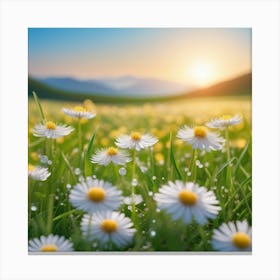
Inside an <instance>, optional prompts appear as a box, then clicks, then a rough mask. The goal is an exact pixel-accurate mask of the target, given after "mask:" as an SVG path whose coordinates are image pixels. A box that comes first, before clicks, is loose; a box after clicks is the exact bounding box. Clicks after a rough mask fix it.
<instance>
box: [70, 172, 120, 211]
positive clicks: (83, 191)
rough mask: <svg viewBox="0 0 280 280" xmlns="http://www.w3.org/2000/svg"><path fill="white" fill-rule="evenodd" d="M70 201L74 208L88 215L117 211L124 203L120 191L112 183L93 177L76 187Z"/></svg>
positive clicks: (71, 193) (72, 191)
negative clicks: (97, 212)
mask: <svg viewBox="0 0 280 280" xmlns="http://www.w3.org/2000/svg"><path fill="white" fill-rule="evenodd" d="M69 199H70V202H71V204H72V205H73V206H74V207H76V208H77V209H80V210H83V211H85V212H88V213H94V212H96V211H104V210H116V209H118V208H119V206H120V205H121V203H122V197H121V191H120V190H118V189H117V188H116V187H114V186H113V185H112V184H111V183H108V182H104V181H103V180H97V179H92V178H91V177H88V178H87V180H86V181H85V182H81V183H78V184H77V185H76V186H74V188H73V189H72V190H71V192H70V197H69Z"/></svg>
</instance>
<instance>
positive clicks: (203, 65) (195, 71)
mask: <svg viewBox="0 0 280 280" xmlns="http://www.w3.org/2000/svg"><path fill="white" fill-rule="evenodd" d="M212 68H213V67H212V65H211V64H210V63H207V62H196V63H194V65H193V66H192V67H191V71H190V72H191V76H192V79H193V82H194V83H195V84H196V85H197V86H199V87H205V86H208V85H209V84H211V82H212V81H213V69H212Z"/></svg>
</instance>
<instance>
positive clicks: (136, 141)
mask: <svg viewBox="0 0 280 280" xmlns="http://www.w3.org/2000/svg"><path fill="white" fill-rule="evenodd" d="M157 142H158V140H157V138H155V137H153V136H152V135H150V134H143V135H142V134H141V133H139V132H132V133H131V134H130V135H122V136H120V137H118V138H117V140H116V145H117V146H118V147H120V148H124V149H136V150H137V151H140V150H141V149H145V148H148V147H151V146H153V145H154V144H155V143H157Z"/></svg>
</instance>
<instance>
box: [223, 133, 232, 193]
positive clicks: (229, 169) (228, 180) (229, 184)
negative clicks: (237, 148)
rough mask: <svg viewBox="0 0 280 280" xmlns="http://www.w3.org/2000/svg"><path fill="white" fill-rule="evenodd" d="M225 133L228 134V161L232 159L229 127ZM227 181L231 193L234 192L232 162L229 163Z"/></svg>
mask: <svg viewBox="0 0 280 280" xmlns="http://www.w3.org/2000/svg"><path fill="white" fill-rule="evenodd" d="M225 134H226V135H225V137H226V151H227V162H229V161H230V143H229V131H228V128H226V130H225ZM226 182H227V185H228V187H229V189H230V191H231V193H233V183H232V174H231V164H228V166H227V175H226Z"/></svg>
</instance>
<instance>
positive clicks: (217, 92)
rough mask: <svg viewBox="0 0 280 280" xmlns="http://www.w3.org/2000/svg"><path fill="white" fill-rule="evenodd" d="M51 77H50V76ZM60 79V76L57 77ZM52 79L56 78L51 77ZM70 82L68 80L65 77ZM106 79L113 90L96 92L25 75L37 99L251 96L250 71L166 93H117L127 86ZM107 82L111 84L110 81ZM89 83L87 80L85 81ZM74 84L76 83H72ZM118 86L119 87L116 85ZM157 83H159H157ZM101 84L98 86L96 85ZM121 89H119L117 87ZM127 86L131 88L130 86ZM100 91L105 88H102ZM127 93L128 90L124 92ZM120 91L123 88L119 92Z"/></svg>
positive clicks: (114, 100) (111, 100)
mask: <svg viewBox="0 0 280 280" xmlns="http://www.w3.org/2000/svg"><path fill="white" fill-rule="evenodd" d="M52 79H53V78H52ZM59 79H61V78H59ZM64 79H65V80H64V81H65V87H66V84H67V79H68V78H64ZM128 80H129V79H128V78H125V79H124V80H123V81H125V82H127V81H128ZM53 81H56V79H54V80H53ZM68 81H69V84H71V82H72V80H71V79H70V80H68ZM107 81H109V82H108V83H107V84H108V85H109V84H111V85H112V83H115V87H114V88H115V91H114V93H112V91H111V93H110V92H109V90H108V92H107V91H106V92H105V93H100V91H97V89H96V91H95V92H92V91H89V92H86V89H85V88H83V90H84V91H83V92H82V91H81V89H80V88H79V89H76V90H74V89H73V88H72V87H70V86H69V85H67V88H69V90H68V89H59V88H57V86H55V85H54V84H53V86H50V85H48V84H47V83H46V81H45V82H44V81H43V82H42V81H40V80H37V79H34V78H32V77H28V95H29V96H32V92H33V91H35V92H36V93H37V94H38V96H39V97H40V98H43V99H44V98H45V99H58V100H68V101H75V102H82V101H83V100H85V99H88V98H89V99H92V100H93V101H94V102H96V103H130V102H141V103H142V102H145V101H147V102H153V101H170V100H172V99H173V100H174V99H185V98H199V97H207V98H208V97H215V96H251V95H252V73H247V74H244V75H241V76H239V77H236V78H232V79H229V80H227V81H222V82H220V83H217V84H215V85H212V86H209V87H207V88H203V89H193V90H183V91H181V92H178V93H176V92H173V93H171V92H170V93H168V94H165V95H163V94H158V95H156V94H151V95H150V94H141V95H140V94H128V93H126V94H119V93H118V92H119V91H121V90H124V88H125V86H127V88H129V87H128V85H127V84H126V83H125V82H123V83H122V79H117V81H116V80H115V79H112V80H111V79H107ZM110 82H111V83H110ZM89 84H90V83H89ZM75 86H77V83H75ZM118 86H119V87H118ZM159 86H160V85H159ZM100 87H101V86H100ZM121 88H122V89H121ZM130 88H131V87H130ZM103 90H105V88H104V87H103ZM117 90H118V91H117ZM127 92H130V91H127ZM122 93H123V91H122Z"/></svg>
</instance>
